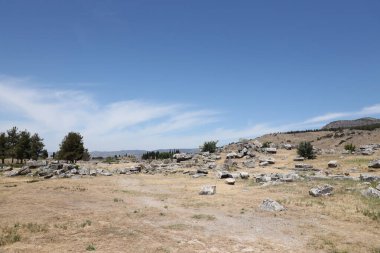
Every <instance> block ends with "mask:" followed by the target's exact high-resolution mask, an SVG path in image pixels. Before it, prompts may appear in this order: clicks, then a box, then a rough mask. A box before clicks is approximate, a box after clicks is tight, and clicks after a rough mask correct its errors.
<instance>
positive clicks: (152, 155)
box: [141, 149, 180, 160]
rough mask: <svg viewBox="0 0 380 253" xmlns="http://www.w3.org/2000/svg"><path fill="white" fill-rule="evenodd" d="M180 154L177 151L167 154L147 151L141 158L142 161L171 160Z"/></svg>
mask: <svg viewBox="0 0 380 253" xmlns="http://www.w3.org/2000/svg"><path fill="white" fill-rule="evenodd" d="M178 153H180V151H179V149H177V150H169V152H159V151H148V152H146V153H144V154H143V155H142V156H141V159H143V160H157V159H158V160H162V159H169V158H173V155H174V154H178Z"/></svg>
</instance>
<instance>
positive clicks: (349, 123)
mask: <svg viewBox="0 0 380 253" xmlns="http://www.w3.org/2000/svg"><path fill="white" fill-rule="evenodd" d="M370 126H377V127H380V119H375V118H360V119H355V120H338V121H333V122H330V123H329V124H327V125H326V126H324V127H322V129H323V130H329V129H338V128H343V129H347V128H362V127H370ZM368 130H370V129H368Z"/></svg>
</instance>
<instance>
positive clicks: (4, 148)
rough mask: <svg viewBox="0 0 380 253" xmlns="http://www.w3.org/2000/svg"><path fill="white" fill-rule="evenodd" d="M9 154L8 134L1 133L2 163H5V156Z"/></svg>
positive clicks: (0, 152) (0, 153)
mask: <svg viewBox="0 0 380 253" xmlns="http://www.w3.org/2000/svg"><path fill="white" fill-rule="evenodd" d="M6 156H7V136H6V135H5V133H0V159H1V163H2V164H4V163H5V158H6Z"/></svg>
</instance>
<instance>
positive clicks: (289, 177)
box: [280, 173, 300, 183]
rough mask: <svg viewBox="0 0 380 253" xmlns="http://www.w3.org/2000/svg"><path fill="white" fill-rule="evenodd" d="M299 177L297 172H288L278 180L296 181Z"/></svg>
mask: <svg viewBox="0 0 380 253" xmlns="http://www.w3.org/2000/svg"><path fill="white" fill-rule="evenodd" d="M299 179H300V176H299V175H298V174H296V173H290V174H286V175H283V177H281V178H280V181H281V182H287V183H290V182H294V181H297V180H299Z"/></svg>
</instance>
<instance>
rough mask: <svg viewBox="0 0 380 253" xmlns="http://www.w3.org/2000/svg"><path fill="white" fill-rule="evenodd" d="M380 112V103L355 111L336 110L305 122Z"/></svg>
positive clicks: (324, 121) (325, 120) (362, 115)
mask: <svg viewBox="0 0 380 253" xmlns="http://www.w3.org/2000/svg"><path fill="white" fill-rule="evenodd" d="M377 114H380V104H375V105H372V106H368V107H364V108H362V109H361V110H359V111H353V112H335V113H326V114H324V115H320V116H317V117H313V118H311V119H308V120H306V121H305V122H304V123H306V124H309V123H326V122H328V121H331V120H338V119H347V118H353V117H364V116H371V115H377Z"/></svg>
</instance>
